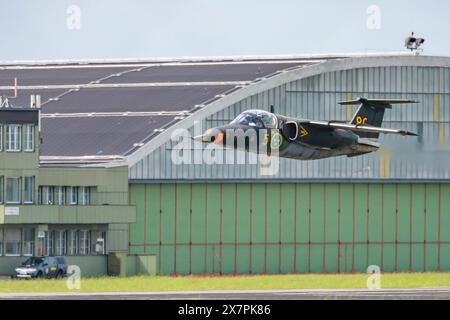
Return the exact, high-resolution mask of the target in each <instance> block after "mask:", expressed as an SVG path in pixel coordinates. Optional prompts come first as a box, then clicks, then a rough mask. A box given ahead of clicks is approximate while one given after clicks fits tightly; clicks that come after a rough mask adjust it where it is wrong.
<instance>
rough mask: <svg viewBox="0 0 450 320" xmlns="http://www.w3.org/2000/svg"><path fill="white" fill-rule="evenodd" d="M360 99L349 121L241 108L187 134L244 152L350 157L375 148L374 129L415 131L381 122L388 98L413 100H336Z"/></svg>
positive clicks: (294, 156) (402, 132) (406, 133)
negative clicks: (221, 122)
mask: <svg viewBox="0 0 450 320" xmlns="http://www.w3.org/2000/svg"><path fill="white" fill-rule="evenodd" d="M338 103H339V104H340V105H358V104H359V105H360V106H359V108H358V110H357V111H356V113H355V114H354V116H353V118H352V120H351V121H350V122H346V121H337V120H330V121H320V120H306V119H296V118H292V117H287V116H283V115H279V114H276V113H274V110H273V107H272V106H271V112H268V111H265V110H247V111H244V112H242V113H241V114H240V115H238V116H237V117H236V119H234V120H233V121H231V122H230V123H229V124H227V125H224V126H219V127H215V128H211V129H208V130H207V131H206V132H205V133H204V134H202V135H200V136H196V137H194V138H193V139H194V140H197V141H200V142H205V143H214V144H216V145H223V146H225V147H228V148H235V149H240V150H244V151H249V152H255V153H261V150H267V154H268V155H271V154H274V153H273V150H274V149H276V151H277V155H278V156H280V157H285V158H291V159H297V160H314V159H322V158H328V157H336V156H343V155H346V156H347V157H354V156H359V155H363V154H366V153H370V152H373V151H376V150H378V148H379V147H380V143H379V140H378V137H379V134H380V133H384V134H398V135H403V136H417V134H416V133H414V132H410V131H407V130H398V129H387V128H381V127H380V126H381V123H382V121H383V116H384V112H385V110H386V109H391V108H392V105H393V104H399V103H417V101H413V100H401V99H366V98H357V99H356V100H350V101H342V102H338Z"/></svg>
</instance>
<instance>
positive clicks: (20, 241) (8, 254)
mask: <svg viewBox="0 0 450 320" xmlns="http://www.w3.org/2000/svg"><path fill="white" fill-rule="evenodd" d="M12 230H16V231H17V230H18V231H19V233H20V236H19V243H18V246H17V248H18V249H19V253H8V252H7V251H8V247H7V244H8V242H7V241H6V233H7V232H8V231H12ZM3 231H4V232H3V233H4V235H3V240H4V246H5V257H20V256H21V255H22V229H21V228H11V229H3ZM15 242H17V241H15ZM16 245H17V244H16Z"/></svg>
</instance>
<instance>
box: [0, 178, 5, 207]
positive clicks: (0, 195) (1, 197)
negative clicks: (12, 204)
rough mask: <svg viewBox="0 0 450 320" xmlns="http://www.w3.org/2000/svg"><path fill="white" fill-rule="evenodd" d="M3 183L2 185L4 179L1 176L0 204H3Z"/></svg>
mask: <svg viewBox="0 0 450 320" xmlns="http://www.w3.org/2000/svg"><path fill="white" fill-rule="evenodd" d="M3 183H4V178H3V176H0V203H3V188H4V187H3Z"/></svg>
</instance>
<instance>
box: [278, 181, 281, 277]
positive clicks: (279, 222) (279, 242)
mask: <svg viewBox="0 0 450 320" xmlns="http://www.w3.org/2000/svg"><path fill="white" fill-rule="evenodd" d="M281 194H282V189H281V183H280V184H279V194H278V273H281V248H282V247H281V201H282V195H281Z"/></svg>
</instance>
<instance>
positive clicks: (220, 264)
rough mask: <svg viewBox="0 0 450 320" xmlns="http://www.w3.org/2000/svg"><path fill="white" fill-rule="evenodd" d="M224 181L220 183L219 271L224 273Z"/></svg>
mask: <svg viewBox="0 0 450 320" xmlns="http://www.w3.org/2000/svg"><path fill="white" fill-rule="evenodd" d="M222 220H223V183H221V184H220V243H219V273H220V274H222V253H223V252H222V251H223V244H222V229H223V222H222Z"/></svg>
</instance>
